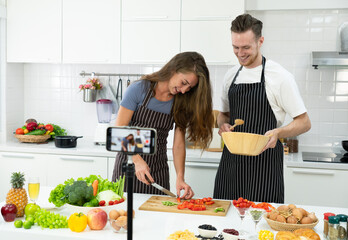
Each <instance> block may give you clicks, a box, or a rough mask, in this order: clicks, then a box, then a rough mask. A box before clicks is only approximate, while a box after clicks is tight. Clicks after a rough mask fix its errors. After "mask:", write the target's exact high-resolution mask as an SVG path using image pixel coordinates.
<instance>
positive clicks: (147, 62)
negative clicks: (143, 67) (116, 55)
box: [132, 60, 164, 64]
mask: <svg viewBox="0 0 348 240" xmlns="http://www.w3.org/2000/svg"><path fill="white" fill-rule="evenodd" d="M132 62H133V63H134V64H142V63H143V64H161V63H164V61H160V60H134V61H132Z"/></svg>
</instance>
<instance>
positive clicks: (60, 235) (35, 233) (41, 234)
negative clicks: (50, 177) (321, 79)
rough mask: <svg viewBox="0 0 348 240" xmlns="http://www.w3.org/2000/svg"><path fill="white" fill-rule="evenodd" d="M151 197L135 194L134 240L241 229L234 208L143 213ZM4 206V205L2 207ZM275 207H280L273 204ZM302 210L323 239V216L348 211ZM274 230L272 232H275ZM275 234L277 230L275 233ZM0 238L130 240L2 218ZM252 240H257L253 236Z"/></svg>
mask: <svg viewBox="0 0 348 240" xmlns="http://www.w3.org/2000/svg"><path fill="white" fill-rule="evenodd" d="M48 194H49V188H45V187H43V188H42V192H40V198H39V201H38V204H39V205H40V204H41V206H45V205H48V202H47V200H46V203H45V202H44V199H47V198H48ZM149 197H151V195H148V194H134V209H135V218H134V222H133V239H136V240H138V239H151V240H164V239H166V238H167V237H168V236H169V235H170V234H172V233H174V232H175V231H178V230H182V231H184V230H185V229H188V230H189V231H191V232H194V233H195V234H196V235H198V230H197V227H198V226H199V225H201V224H212V225H213V226H215V227H216V228H217V229H218V233H220V232H221V231H222V230H223V229H225V228H235V229H237V230H238V229H239V228H240V218H239V216H238V214H237V212H236V211H235V210H234V209H233V207H232V208H230V210H229V211H228V213H227V215H226V216H225V217H215V216H205V215H195V214H180V213H165V212H151V211H140V210H138V208H139V206H140V205H141V204H143V203H144V202H145V201H146V200H147V199H148V198H149ZM3 204H4V203H1V206H2V205H3ZM274 206H277V205H276V204H274ZM298 207H303V208H304V209H306V210H307V211H309V212H315V214H316V216H317V217H318V218H319V223H318V225H317V226H316V227H315V228H314V230H315V231H316V232H317V233H318V234H319V235H320V236H321V238H322V239H323V236H322V232H323V220H322V218H323V217H322V216H323V213H324V212H333V213H336V214H339V213H342V214H348V208H333V207H313V206H298ZM53 211H54V212H59V213H61V214H64V215H67V216H69V214H67V213H66V212H64V210H63V209H55V210H53ZM243 226H244V228H245V230H247V231H249V232H253V233H255V231H254V223H253V222H252V220H251V218H250V217H249V216H247V217H246V218H245V220H244V223H243ZM261 229H265V230H272V229H271V228H270V227H269V225H268V224H267V222H266V221H265V220H264V219H262V220H261V221H260V223H259V225H258V230H261ZM272 231H273V230H272ZM273 232H274V233H275V234H276V231H273ZM0 235H1V239H4V240H7V239H11V240H17V239H26V240H32V239H35V240H41V239H50V240H55V239H57V240H58V239H86V240H87V239H104V240H108V239H110V240H111V239H127V234H126V233H114V232H113V231H112V228H111V226H110V225H109V223H108V224H107V225H106V227H105V228H104V230H101V231H91V230H90V229H89V228H88V227H87V228H86V230H85V231H84V232H82V233H74V232H71V231H70V229H52V230H50V229H41V228H40V227H38V226H37V225H35V226H33V227H32V228H31V229H23V228H21V229H17V228H15V227H14V225H13V222H9V223H8V222H5V221H4V220H3V219H2V218H1V219H0ZM250 239H256V238H255V237H252V238H250Z"/></svg>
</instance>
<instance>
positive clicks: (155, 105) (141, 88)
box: [121, 80, 174, 114]
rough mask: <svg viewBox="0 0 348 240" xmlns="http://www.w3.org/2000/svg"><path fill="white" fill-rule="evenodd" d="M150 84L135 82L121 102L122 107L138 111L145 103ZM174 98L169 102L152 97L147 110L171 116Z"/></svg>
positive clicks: (142, 81)
mask: <svg viewBox="0 0 348 240" xmlns="http://www.w3.org/2000/svg"><path fill="white" fill-rule="evenodd" d="M149 87H150V83H149V82H148V81H144V80H140V81H135V82H133V83H132V84H131V85H129V87H128V88H127V90H126V92H125V94H124V97H123V99H122V102H121V106H122V107H125V108H127V109H129V110H132V111H136V110H137V109H138V108H139V107H140V106H141V104H142V103H143V101H144V98H145V95H146V93H147V91H148V90H149ZM173 101H174V98H172V99H171V100H169V101H165V102H162V101H159V100H157V99H156V98H154V97H152V98H151V99H150V101H149V104H148V105H147V108H149V109H151V110H153V111H156V112H161V113H166V114H169V113H170V110H171V109H172V105H173Z"/></svg>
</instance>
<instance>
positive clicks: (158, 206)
mask: <svg viewBox="0 0 348 240" xmlns="http://www.w3.org/2000/svg"><path fill="white" fill-rule="evenodd" d="M163 201H170V202H174V203H176V202H177V201H176V199H175V198H172V197H165V196H152V197H150V198H149V199H148V200H147V201H146V202H145V203H143V204H142V205H141V206H140V207H139V210H144V211H157V212H173V213H188V214H199V215H212V216H226V214H227V212H228V209H229V208H230V206H231V201H224V200H214V199H213V201H214V202H215V203H214V204H212V205H206V208H207V209H206V210H204V211H192V210H190V209H181V210H180V209H178V208H177V205H175V206H164V205H163V204H162V202H163ZM217 207H222V208H224V209H225V212H217V213H216V212H214V209H215V208H217Z"/></svg>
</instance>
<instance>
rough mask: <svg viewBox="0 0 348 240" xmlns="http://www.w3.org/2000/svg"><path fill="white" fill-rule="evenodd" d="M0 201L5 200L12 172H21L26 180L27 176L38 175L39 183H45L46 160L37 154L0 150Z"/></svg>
mask: <svg viewBox="0 0 348 240" xmlns="http://www.w3.org/2000/svg"><path fill="white" fill-rule="evenodd" d="M0 165H1V168H0V182H1V184H0V201H3V200H5V198H6V195H7V193H8V191H9V190H10V188H11V183H10V181H11V175H12V173H13V172H22V173H24V177H25V179H26V182H25V186H24V187H25V188H26V187H27V180H28V179H29V177H39V178H40V183H41V184H42V185H46V183H47V172H46V167H47V162H46V161H45V159H44V158H42V157H41V156H40V155H38V154H32V153H15V152H0Z"/></svg>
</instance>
